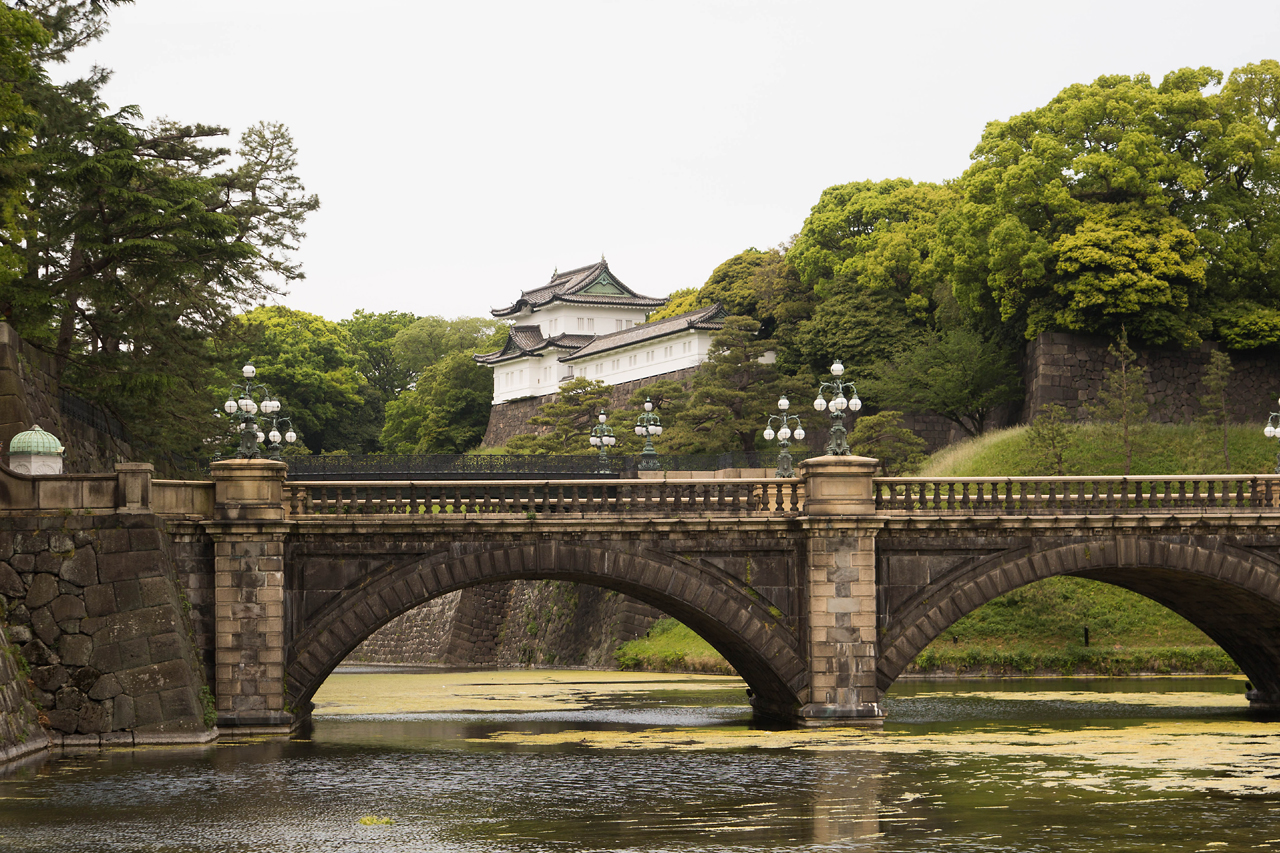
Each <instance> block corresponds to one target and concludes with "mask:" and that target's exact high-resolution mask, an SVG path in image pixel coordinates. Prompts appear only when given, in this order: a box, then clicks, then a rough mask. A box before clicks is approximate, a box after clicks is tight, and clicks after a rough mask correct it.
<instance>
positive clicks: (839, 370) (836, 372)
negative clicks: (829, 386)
mask: <svg viewBox="0 0 1280 853" xmlns="http://www.w3.org/2000/svg"><path fill="white" fill-rule="evenodd" d="M831 375H832V376H844V365H843V364H841V363H840V359H838V358H837V359H836V360H835V361H833V362H832V363H831Z"/></svg>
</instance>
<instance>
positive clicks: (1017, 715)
mask: <svg viewBox="0 0 1280 853" xmlns="http://www.w3.org/2000/svg"><path fill="white" fill-rule="evenodd" d="M588 675H590V674H588ZM360 677H361V678H365V679H366V681H364V682H362V683H352V684H349V685H348V687H349V688H350V691H351V693H352V695H354V694H355V693H364V694H366V695H367V696H369V697H372V699H371V701H375V702H381V703H382V706H381V707H380V708H379V713H377V714H373V715H365V716H362V715H352V714H339V715H329V716H325V715H321V716H318V717H317V718H316V720H315V724H314V727H313V729H312V730H311V732H310V733H309V734H308V735H307V736H305V737H301V738H295V739H292V740H284V739H246V740H243V741H239V742H231V741H224V742H222V743H220V744H218V745H216V746H205V747H196V748H190V747H183V748H177V747H165V748H147V749H137V750H110V751H102V752H98V751H93V752H85V753H78V754H64V755H61V756H58V757H52V758H46V759H41V760H38V761H36V762H33V763H32V764H29V765H27V766H25V767H21V768H17V769H13V770H10V771H9V772H8V774H7V775H6V776H4V777H3V778H0V850H4V851H10V850H12V851H18V850H21V851H33V852H35V853H43V852H44V851H83V850H86V849H92V850H95V851H96V850H102V851H138V850H143V851H164V853H169V851H202V853H203V851H218V853H223V851H227V852H228V853H247V851H273V853H275V851H281V853H284V852H285V851H299V853H301V851H307V853H312V851H364V850H369V851H373V850H377V851H392V853H399V851H406V853H407V851H444V850H451V851H544V850H545V851H552V850H555V851H574V853H578V852H579V851H581V852H582V853H587V851H615V850H618V851H620V850H626V851H659V850H662V851H667V850H690V851H692V850H698V851H702V850H708V851H749V850H761V851H763V850H784V851H827V850H856V851H878V853H896V851H916V850H920V849H933V848H945V849H947V850H961V851H969V850H974V851H978V850H981V851H1004V850H1010V851H1014V850H1016V851H1038V850H1046V851H1047V850H1052V851H1067V853H1070V852H1071V851H1086V850H1088V851H1093V850H1099V849H1117V850H1152V851H1155V850H1166V851H1167V850H1217V849H1246V848H1256V849H1276V848H1280V811H1278V810H1280V788H1275V789H1273V788H1272V787H1269V786H1271V785H1280V779H1277V780H1272V779H1271V778H1270V777H1275V776H1277V775H1278V774H1277V772H1276V770H1275V767H1276V757H1277V756H1280V736H1277V734H1276V732H1277V731H1280V727H1277V726H1275V725H1271V724H1261V723H1257V722H1254V721H1251V720H1249V719H1248V718H1247V717H1245V716H1244V714H1243V708H1244V701H1243V698H1242V696H1241V695H1240V694H1241V692H1242V689H1243V685H1242V683H1241V682H1239V681H1234V680H1231V679H1207V680H1181V681H1175V680H1171V679H1166V680H1161V681H1158V682H1152V681H1142V682H1132V683H1128V684H1126V683H1123V682H1119V681H1111V680H1108V681H1105V682H1101V683H1093V684H1088V685H1084V684H1083V683H1082V682H1081V681H1078V680H1070V681H1068V682H1066V683H1064V684H1061V685H1046V683H1045V682H1043V681H1032V682H1026V683H1022V684H1017V685H1015V684H1010V683H992V682H948V683H943V684H938V683H933V684H930V683H925V682H910V683H903V684H900V685H899V686H898V687H897V688H896V689H895V691H894V693H893V695H891V696H890V698H889V700H888V702H887V704H888V705H889V712H890V715H891V716H890V720H891V723H890V725H889V726H888V727H887V729H886V731H885V732H884V733H881V734H867V733H859V732H848V731H846V732H832V731H820V732H808V731H767V730H763V729H756V728H753V727H752V726H751V724H750V718H749V715H748V714H747V710H746V708H745V707H744V706H743V705H742V704H741V696H742V694H741V689H740V685H739V684H735V683H732V682H730V683H723V682H713V683H712V684H711V685H710V686H708V684H707V683H706V682H704V681H699V680H696V679H691V680H689V681H687V682H679V683H676V682H672V681H659V682H656V683H653V684H647V685H636V684H633V683H626V684H621V685H619V684H615V685H613V686H611V687H609V688H608V689H605V687H604V686H602V683H601V681H600V680H596V681H595V682H593V683H588V684H586V685H574V684H573V683H572V682H571V681H570V680H569V679H570V678H571V677H572V675H567V676H563V677H560V676H551V677H548V678H546V679H544V680H541V681H540V680H539V679H540V678H541V677H540V676H539V675H538V674H536V673H533V674H530V673H525V674H522V675H521V676H519V677H518V678H517V677H514V676H513V677H512V678H510V679H508V680H507V681H506V682H504V683H505V685H506V686H505V687H502V685H499V684H497V683H496V682H493V681H490V682H487V683H486V684H485V685H484V686H483V689H481V690H479V693H481V694H483V695H484V696H487V697H493V696H496V695H497V691H498V689H499V687H502V689H509V690H512V691H513V696H523V697H524V698H523V699H521V700H519V701H522V702H527V703H528V704H531V705H537V706H538V708H539V709H537V710H524V711H520V712H517V713H508V714H502V713H494V712H491V711H490V712H483V713H464V712H462V711H460V710H458V709H457V708H453V709H450V708H448V707H446V706H447V703H442V701H441V699H440V696H439V695H436V696H435V697H434V698H432V699H431V703H432V707H434V708H436V710H431V711H422V710H416V711H415V710H412V709H410V710H408V711H406V712H403V713H395V712H392V711H391V710H389V709H388V708H387V707H385V702H383V700H384V699H385V697H386V695H388V693H389V692H392V691H389V690H384V689H383V688H382V686H381V685H380V683H379V682H378V680H377V679H379V678H381V676H378V675H375V674H367V675H364V676H360ZM486 677H487V676H486ZM716 684H719V685H721V686H715V685H716ZM1049 686H1056V687H1060V688H1065V691H1064V692H1060V693H1054V692H1052V691H1050V690H1048V689H1046V688H1047V687H1049ZM402 687H403V685H402ZM544 688H545V689H544ZM1152 688H1155V690H1154V691H1153V689H1152ZM431 690H433V691H435V692H436V693H437V694H439V693H443V692H447V691H446V690H445V688H444V687H442V686H441V684H435V685H434V686H433V687H431ZM459 690H460V694H459V695H460V696H461V697H462V698H461V699H460V700H459V703H460V704H461V705H462V706H469V705H470V704H472V701H473V697H474V695H475V694H473V693H468V692H467V690H468V689H467V688H459ZM1170 691H1182V692H1170ZM535 694H536V695H535ZM1184 699H1185V700H1188V701H1182V700H1184ZM364 815H378V816H385V817H390V818H392V819H393V820H394V823H393V824H392V825H390V826H362V825H360V824H359V823H358V821H359V819H360V818H361V817H362V816H364Z"/></svg>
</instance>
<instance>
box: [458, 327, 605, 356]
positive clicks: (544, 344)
mask: <svg viewBox="0 0 1280 853" xmlns="http://www.w3.org/2000/svg"><path fill="white" fill-rule="evenodd" d="M593 340H595V335H570V334H560V335H556V336H555V337H553V338H544V337H543V336H542V331H541V330H540V329H539V328H538V327H537V326H512V327H511V331H510V332H508V333H507V341H506V343H504V344H503V345H502V349H500V350H498V351H497V352H490V353H483V354H476V355H473V356H471V357H472V358H473V359H475V360H476V361H478V362H479V363H481V364H498V363H500V362H503V361H510V360H511V359H513V358H524V357H525V356H527V355H537V354H538V353H540V352H542V351H543V350H545V349H553V348H554V349H561V350H569V351H573V350H576V349H579V348H580V347H584V346H586V345H587V344H589V343H591V342H592V341H593Z"/></svg>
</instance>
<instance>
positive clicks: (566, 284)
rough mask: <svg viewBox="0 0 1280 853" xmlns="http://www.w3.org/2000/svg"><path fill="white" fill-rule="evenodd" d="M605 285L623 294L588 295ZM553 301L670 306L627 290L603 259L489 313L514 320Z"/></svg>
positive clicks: (555, 277)
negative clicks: (525, 311) (600, 285)
mask: <svg viewBox="0 0 1280 853" xmlns="http://www.w3.org/2000/svg"><path fill="white" fill-rule="evenodd" d="M601 283H604V284H612V285H614V286H615V287H616V289H617V290H618V291H620V292H617V293H587V292H584V291H587V290H589V289H590V288H591V287H592V286H593V285H596V284H601ZM553 301H560V302H569V303H573V304H580V305H625V306H628V307H632V308H658V307H659V306H661V305H664V304H666V300H665V299H654V298H653V297H651V296H641V295H640V294H639V293H636V292H635V291H634V290H632V289H631V288H629V287H627V286H626V285H625V284H623V283H622V281H621V280H620V279H619V278H618V277H617V276H615V275H614V274H613V272H612V271H610V269H609V264H608V263H606V262H605V261H604V259H601V260H600V261H599V262H598V263H594V264H592V265H590V266H586V267H578V268H577V269H573V270H568V271H566V272H557V273H556V274H555V275H553V276H551V281H549V282H547V283H546V284H544V285H542V287H535V288H534V289H533V290H526V291H524V292H522V293H521V294H520V298H519V299H517V300H516V301H515V303H514V304H512V305H508V306H507V307H506V308H495V309H493V310H492V311H490V312H489V313H490V314H492V315H493V316H495V317H510V316H511V315H513V314H519V313H520V312H521V311H523V310H525V309H526V308H534V309H536V308H541V307H542V306H543V305H546V304H548V303H549V302H553Z"/></svg>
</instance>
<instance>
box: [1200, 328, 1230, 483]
mask: <svg viewBox="0 0 1280 853" xmlns="http://www.w3.org/2000/svg"><path fill="white" fill-rule="evenodd" d="M1234 372H1235V368H1234V367H1232V366H1231V356H1229V355H1227V354H1226V353H1225V352H1223V351H1222V350H1214V351H1213V352H1212V353H1210V354H1209V363H1208V364H1207V365H1205V369H1204V379H1203V380H1202V381H1203V382H1204V387H1205V394H1204V396H1203V397H1201V398H1200V408H1201V410H1202V411H1201V415H1200V420H1201V422H1202V423H1204V424H1206V425H1207V426H1210V427H1214V426H1219V425H1220V426H1221V427H1222V459H1223V461H1224V462H1225V463H1226V465H1227V473H1228V474H1230V473H1231V449H1230V448H1229V447H1228V446H1227V436H1228V434H1229V432H1228V429H1227V424H1228V421H1229V420H1230V413H1229V410H1228V408H1227V401H1228V397H1227V388H1228V386H1229V385H1230V384H1231V374H1232V373H1234Z"/></svg>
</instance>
